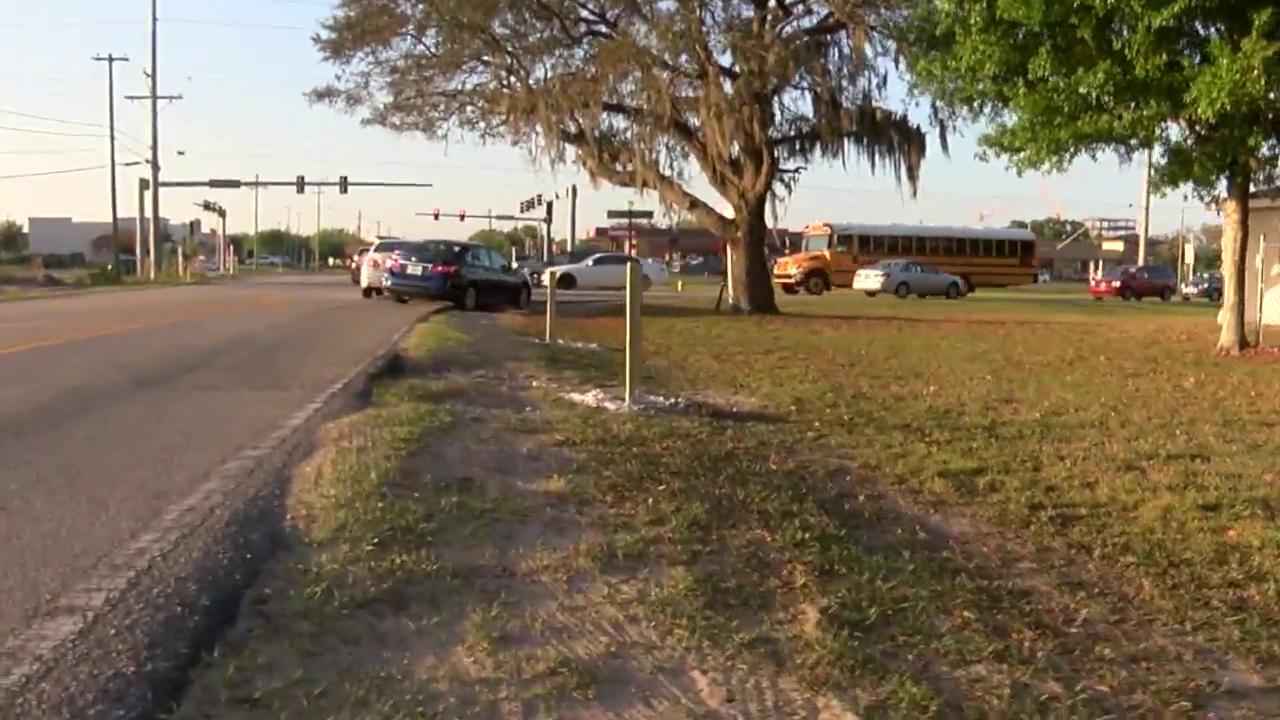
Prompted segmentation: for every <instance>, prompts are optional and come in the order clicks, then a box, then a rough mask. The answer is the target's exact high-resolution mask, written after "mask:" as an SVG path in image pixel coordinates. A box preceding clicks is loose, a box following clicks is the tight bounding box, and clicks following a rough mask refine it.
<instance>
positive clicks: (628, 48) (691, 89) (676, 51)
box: [312, 0, 926, 312]
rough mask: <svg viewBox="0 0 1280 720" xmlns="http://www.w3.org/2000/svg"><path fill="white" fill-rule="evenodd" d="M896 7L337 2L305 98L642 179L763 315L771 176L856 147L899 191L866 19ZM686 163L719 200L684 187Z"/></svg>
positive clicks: (916, 156) (719, 0)
mask: <svg viewBox="0 0 1280 720" xmlns="http://www.w3.org/2000/svg"><path fill="white" fill-rule="evenodd" d="M901 5H902V4H901V3H898V2H892V1H884V2H880V1H876V0H774V1H766V0H683V1H681V2H654V1H649V2H636V1H635V0H483V1H480V2H477V1H476V0H398V1H397V2H388V0H344V1H343V2H341V3H340V4H339V5H338V7H337V9H336V11H335V14H334V16H333V17H332V18H330V19H329V20H327V21H326V22H325V23H324V24H323V28H322V30H321V32H320V34H319V37H318V39H317V44H318V46H319V49H320V51H321V53H322V55H323V56H324V58H325V59H326V60H327V61H328V62H330V63H332V64H333V65H335V66H336V67H337V75H336V77H335V79H334V81H333V83H332V84H330V85H329V86H327V87H324V88H321V89H319V90H316V91H315V92H313V94H312V97H313V98H314V99H316V100H318V101H322V102H329V103H333V104H336V105H338V106H340V107H344V108H347V109H351V110H362V111H364V112H365V113H366V114H367V120H368V121H369V122H371V123H374V124H377V125H381V126H383V127H387V128H390V129H392V130H396V131H401V132H422V133H424V134H426V135H427V136H429V137H434V138H446V137H450V136H453V135H456V134H467V135H471V136H473V137H478V138H479V139H482V140H485V139H495V140H502V141H506V142H509V143H511V144H513V145H515V146H518V147H522V148H531V149H532V151H533V152H534V153H535V154H536V155H538V156H539V157H541V158H542V159H544V160H547V161H549V162H551V163H553V164H554V163H560V162H564V161H569V160H572V161H574V162H576V163H578V164H579V165H581V166H582V167H583V168H584V169H585V170H586V171H587V172H588V173H589V174H590V175H591V176H592V177H593V178H594V179H597V180H602V181H605V182H608V183H611V184H614V185H617V186H620V187H628V188H637V189H640V190H642V191H652V192H655V193H657V195H658V196H659V198H660V200H661V201H662V202H663V203H665V204H668V205H670V206H672V207H674V208H677V209H679V210H680V212H682V213H683V214H684V215H687V216H690V217H693V218H695V219H696V220H698V221H699V222H700V223H702V225H703V226H704V227H706V228H708V229H710V230H712V231H714V232H716V233H718V234H720V235H721V236H723V237H725V238H727V239H728V240H729V244H730V252H731V253H733V255H734V257H735V259H737V260H738V262H735V263H733V267H734V277H733V278H732V282H731V287H732V291H731V295H732V297H731V301H732V303H733V304H734V305H736V306H737V307H738V308H740V309H742V310H744V311H748V312H776V310H777V306H776V304H775V300H774V295H773V287H772V285H771V283H770V277H769V269H768V266H767V264H766V261H765V253H764V246H765V242H766V238H767V236H768V225H767V223H766V218H765V213H766V209H767V206H768V202H769V197H770V194H771V193H772V192H773V191H774V190H775V188H777V187H778V186H779V185H782V186H785V185H787V181H788V179H789V178H793V177H794V174H795V173H796V172H798V171H799V169H800V167H801V166H803V165H804V164H806V163H808V162H810V161H811V160H813V159H818V158H834V159H838V160H841V161H843V160H846V159H847V158H848V157H849V156H857V157H861V158H863V159H865V160H866V161H867V163H868V164H869V166H870V167H871V169H872V170H873V171H875V170H881V169H887V170H889V171H891V172H892V173H893V174H894V176H895V177H897V178H899V179H901V178H904V177H905V179H906V180H907V181H908V183H909V185H910V187H911V190H912V192H914V191H915V187H916V182H917V179H918V177H919V169H920V164H921V161H922V160H923V158H924V156H925V145H926V139H925V134H924V132H923V131H922V130H921V129H920V128H919V127H918V126H916V125H915V124H913V123H912V122H911V120H910V119H909V118H908V117H907V115H906V114H905V112H899V111H895V110H892V109H889V108H887V107H885V106H884V102H883V98H884V96H885V92H886V89H887V86H888V81H889V73H890V72H891V71H892V68H893V63H892V62H891V59H892V57H893V55H894V54H895V48H894V45H893V43H892V42H891V41H890V38H889V37H888V36H886V35H885V34H884V32H883V28H885V27H886V26H887V25H889V24H890V21H891V20H892V19H893V17H894V15H895V14H896V13H898V12H900V10H899V8H900V7H901ZM691 171H693V172H696V173H697V174H700V175H701V176H702V177H703V179H705V181H706V183H707V185H708V186H709V187H710V188H711V189H712V190H713V191H714V193H715V194H716V195H718V196H719V198H720V199H714V198H708V197H702V196H699V195H698V194H697V193H695V192H694V190H693V187H694V185H693V183H692V182H691V180H692V178H691V177H690V175H691V174H692V173H691ZM726 205H727V206H728V207H730V208H732V210H733V212H732V213H726V212H722V211H721V210H720V208H723V207H725V206H726Z"/></svg>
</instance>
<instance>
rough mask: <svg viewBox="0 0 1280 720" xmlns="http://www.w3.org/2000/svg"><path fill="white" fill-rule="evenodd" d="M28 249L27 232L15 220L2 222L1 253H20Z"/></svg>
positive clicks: (0, 231) (0, 235)
mask: <svg viewBox="0 0 1280 720" xmlns="http://www.w3.org/2000/svg"><path fill="white" fill-rule="evenodd" d="M26 249H27V233H26V232H24V231H23V229H22V224H21V223H19V222H17V221H15V220H5V221H4V222H0V253H20V252H23V251H25V250H26Z"/></svg>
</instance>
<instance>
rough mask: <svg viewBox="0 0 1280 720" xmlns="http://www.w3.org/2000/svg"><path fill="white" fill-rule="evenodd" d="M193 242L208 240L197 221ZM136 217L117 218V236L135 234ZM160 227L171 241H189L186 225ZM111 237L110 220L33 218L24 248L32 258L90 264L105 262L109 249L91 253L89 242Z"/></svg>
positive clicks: (145, 230)
mask: <svg viewBox="0 0 1280 720" xmlns="http://www.w3.org/2000/svg"><path fill="white" fill-rule="evenodd" d="M193 222H194V223H195V232H196V239H197V240H201V241H209V240H210V239H211V238H212V237H214V236H212V235H205V234H204V233H202V229H201V225H200V221H199V220H194V221H193ZM136 227H137V218H133V217H122V218H120V235H121V236H122V237H128V238H132V237H133V236H134V235H135V229H136ZM160 227H162V228H166V229H167V230H168V233H169V237H171V238H173V239H174V240H175V241H180V242H182V241H186V240H187V239H189V235H190V232H191V231H190V226H189V225H188V224H187V223H171V222H169V220H167V219H165V218H161V219H160ZM147 229H148V228H147V227H145V225H144V227H143V230H142V239H143V241H144V242H145V241H146V239H147V237H146V234H147ZM110 234H111V221H110V220H107V221H98V220H74V219H72V218H69V217H33V218H28V219H27V248H28V249H29V250H30V251H31V252H32V253H33V254H36V255H70V254H72V253H83V254H84V256H85V257H86V258H88V259H89V260H90V261H105V260H106V259H107V258H108V257H109V256H110V255H111V254H112V253H111V251H110V250H105V251H103V252H95V250H94V247H93V241H94V240H95V239H96V238H99V237H102V236H104V235H110Z"/></svg>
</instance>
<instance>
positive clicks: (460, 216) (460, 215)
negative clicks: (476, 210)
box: [458, 210, 467, 222]
mask: <svg viewBox="0 0 1280 720" xmlns="http://www.w3.org/2000/svg"><path fill="white" fill-rule="evenodd" d="M466 221H467V211H466V210H459V211H458V222H466Z"/></svg>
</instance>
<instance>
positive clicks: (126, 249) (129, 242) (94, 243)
mask: <svg viewBox="0 0 1280 720" xmlns="http://www.w3.org/2000/svg"><path fill="white" fill-rule="evenodd" d="M133 245H134V233H133V231H132V230H124V231H121V233H120V236H119V238H118V239H117V240H116V243H115V247H118V248H119V249H120V252H121V253H124V254H126V255H132V254H133ZM89 247H91V248H93V251H94V252H95V253H97V254H100V255H105V254H107V253H113V252H115V248H113V247H112V243H111V233H103V234H102V235H99V236H98V237H96V238H94V239H93V240H91V241H90V242H89Z"/></svg>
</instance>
